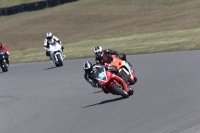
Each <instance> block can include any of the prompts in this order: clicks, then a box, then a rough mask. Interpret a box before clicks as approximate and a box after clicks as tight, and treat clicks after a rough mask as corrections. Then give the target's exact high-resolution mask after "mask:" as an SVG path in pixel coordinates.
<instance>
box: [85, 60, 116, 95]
mask: <svg viewBox="0 0 200 133" xmlns="http://www.w3.org/2000/svg"><path fill="white" fill-rule="evenodd" d="M95 66H103V67H104V68H105V69H107V70H110V71H117V68H116V67H115V66H106V65H100V64H92V63H91V62H90V61H86V62H84V64H83V70H84V71H85V74H84V78H85V80H86V81H87V82H88V83H90V84H91V86H93V87H96V88H102V90H103V92H104V93H106V94H108V93H109V92H108V91H107V90H106V89H105V88H104V87H103V86H101V85H100V84H99V83H98V81H97V80H96V79H95V78H96V76H97V75H95V73H94V67H95Z"/></svg>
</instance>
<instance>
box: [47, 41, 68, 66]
mask: <svg viewBox="0 0 200 133" xmlns="http://www.w3.org/2000/svg"><path fill="white" fill-rule="evenodd" d="M49 53H50V57H51V60H52V61H53V62H54V63H55V65H56V66H57V67H59V66H63V59H64V55H63V53H62V46H61V45H60V44H59V43H58V42H53V43H51V44H50V45H49Z"/></svg>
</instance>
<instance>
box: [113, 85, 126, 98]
mask: <svg viewBox="0 0 200 133" xmlns="http://www.w3.org/2000/svg"><path fill="white" fill-rule="evenodd" d="M111 88H112V89H113V90H114V91H115V92H116V93H117V94H119V95H121V96H122V97H124V98H128V97H129V94H128V93H127V92H125V91H123V90H122V89H120V88H119V87H118V86H117V85H116V84H115V83H113V84H112V85H111Z"/></svg>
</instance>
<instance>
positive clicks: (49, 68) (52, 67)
mask: <svg viewBox="0 0 200 133" xmlns="http://www.w3.org/2000/svg"><path fill="white" fill-rule="evenodd" d="M54 68H57V67H56V66H54V67H50V68H46V69H44V70H50V69H54Z"/></svg>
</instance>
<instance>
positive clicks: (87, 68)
mask: <svg viewBox="0 0 200 133" xmlns="http://www.w3.org/2000/svg"><path fill="white" fill-rule="evenodd" d="M92 69H93V66H92V63H91V62H90V61H86V62H85V63H84V64H83V70H85V72H87V73H91V71H92Z"/></svg>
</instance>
